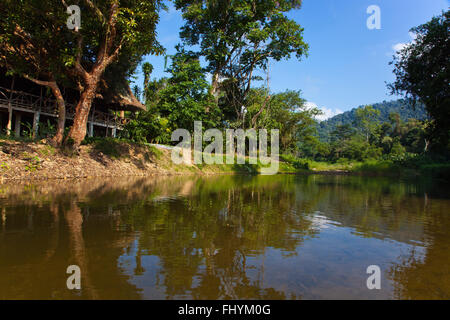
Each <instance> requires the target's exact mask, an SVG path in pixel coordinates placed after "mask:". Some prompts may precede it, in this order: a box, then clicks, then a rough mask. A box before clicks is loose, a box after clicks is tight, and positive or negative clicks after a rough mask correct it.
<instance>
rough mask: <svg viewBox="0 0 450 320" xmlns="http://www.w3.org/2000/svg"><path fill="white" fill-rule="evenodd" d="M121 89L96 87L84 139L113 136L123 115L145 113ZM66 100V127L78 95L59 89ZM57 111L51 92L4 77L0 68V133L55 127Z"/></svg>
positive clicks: (129, 93) (123, 120)
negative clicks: (49, 125) (43, 126)
mask: <svg viewBox="0 0 450 320" xmlns="http://www.w3.org/2000/svg"><path fill="white" fill-rule="evenodd" d="M121 88H123V89H122V90H117V89H114V90H113V89H111V88H110V87H109V86H108V85H107V84H106V83H105V82H103V83H102V84H101V86H100V89H99V93H98V94H97V97H96V98H95V100H94V102H93V104H92V107H91V111H90V114H89V120H88V124H87V132H88V136H113V137H115V136H116V134H117V131H118V130H122V129H123V126H124V125H125V124H126V123H127V121H128V119H127V118H126V117H125V114H126V113H125V112H126V111H128V112H127V114H129V112H132V113H133V112H137V111H141V110H145V106H144V105H143V104H142V103H141V102H140V101H139V100H138V99H137V98H136V97H135V96H134V95H133V93H132V91H131V89H130V87H129V85H128V83H124V84H123V85H122V86H121ZM61 91H62V93H63V96H64V99H65V101H66V126H70V125H71V124H72V120H73V117H74V114H75V106H76V103H77V101H78V97H79V92H78V91H76V90H73V89H68V88H61ZM57 117H58V110H57V105H56V101H55V98H54V97H53V94H52V93H51V91H50V90H49V89H48V88H47V87H44V86H39V85H36V84H34V83H33V82H31V81H29V80H26V79H24V78H20V77H17V76H16V77H12V76H6V75H5V70H4V69H3V70H2V69H0V129H1V131H2V133H3V134H14V135H15V136H21V135H23V134H24V133H25V132H28V133H30V131H31V134H32V135H33V137H34V136H36V135H37V133H38V130H39V125H40V124H41V125H47V123H50V124H51V125H54V126H56V123H57Z"/></svg>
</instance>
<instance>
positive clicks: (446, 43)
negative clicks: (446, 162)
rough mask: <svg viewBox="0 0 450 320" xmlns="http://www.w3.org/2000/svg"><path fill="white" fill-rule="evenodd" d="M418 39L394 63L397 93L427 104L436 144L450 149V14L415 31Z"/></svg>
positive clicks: (399, 53) (443, 15)
mask: <svg viewBox="0 0 450 320" xmlns="http://www.w3.org/2000/svg"><path fill="white" fill-rule="evenodd" d="M411 32H412V33H414V34H415V36H416V38H415V40H414V41H413V42H412V43H411V44H409V45H407V46H405V48H403V49H402V50H400V51H399V52H398V53H397V55H396V56H395V58H394V61H393V62H392V63H393V64H394V67H395V68H394V74H395V75H396V81H395V82H394V83H392V84H390V85H389V87H390V89H391V90H392V92H393V93H399V94H404V95H405V96H406V97H407V98H410V99H411V100H413V101H414V102H415V101H421V102H423V103H424V104H425V106H426V109H427V111H428V113H429V114H430V116H431V118H432V120H433V126H432V127H433V130H432V132H431V133H432V138H433V140H434V142H435V145H444V146H448V142H449V137H450V122H449V121H448V119H449V118H450V86H449V83H450V55H449V52H450V11H446V12H443V13H442V15H440V16H438V17H434V18H433V19H431V21H429V22H427V23H425V24H423V25H420V26H418V27H416V28H413V29H411Z"/></svg>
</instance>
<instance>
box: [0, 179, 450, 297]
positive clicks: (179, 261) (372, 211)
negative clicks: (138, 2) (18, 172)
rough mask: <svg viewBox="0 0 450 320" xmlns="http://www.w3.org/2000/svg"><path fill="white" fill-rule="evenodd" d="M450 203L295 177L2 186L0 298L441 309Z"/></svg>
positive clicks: (447, 283)
mask: <svg viewBox="0 0 450 320" xmlns="http://www.w3.org/2000/svg"><path fill="white" fill-rule="evenodd" d="M448 191H449V190H448V187H447V186H440V185H436V183H435V182H430V181H425V182H424V181H419V182H402V181H393V180H389V179H383V178H364V177H347V176H293V175H288V176H284V175H279V176H213V177H203V178H200V177H171V178H153V177H152V178H145V179H144V178H140V179H138V178H123V179H106V180H104V179H102V180H100V179H91V180H79V181H64V182H61V181H54V182H46V183H27V184H9V185H2V186H0V213H1V219H0V299H191V298H192V299H302V298H303V299H321V298H339V299H342V298H343V299H346V298H348V299H381V298H394V299H421V298H437V299H439V298H440V299H442V298H447V299H448V298H450V279H449V277H448V275H449V274H450V272H449V271H450V270H449V266H450V261H449V252H450V247H449V246H450V233H449V230H450V215H449V212H450V200H449V198H450V196H449V192H448ZM73 264H75V265H78V266H79V267H80V269H81V275H82V277H81V279H82V289H81V290H74V291H71V290H68V289H67V287H66V280H67V277H68V275H67V274H66V268H67V267H68V266H69V265H73ZM373 264H376V265H379V266H380V267H381V269H382V289H381V290H368V289H367V286H366V280H367V277H368V275H367V274H366V268H367V267H368V266H369V265H373Z"/></svg>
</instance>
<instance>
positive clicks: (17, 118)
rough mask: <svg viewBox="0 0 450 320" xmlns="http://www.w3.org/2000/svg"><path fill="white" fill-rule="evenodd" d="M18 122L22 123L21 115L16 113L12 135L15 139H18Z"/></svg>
mask: <svg viewBox="0 0 450 320" xmlns="http://www.w3.org/2000/svg"><path fill="white" fill-rule="evenodd" d="M20 121H22V115H21V114H20V113H17V114H16V122H15V124H14V134H15V136H16V137H20Z"/></svg>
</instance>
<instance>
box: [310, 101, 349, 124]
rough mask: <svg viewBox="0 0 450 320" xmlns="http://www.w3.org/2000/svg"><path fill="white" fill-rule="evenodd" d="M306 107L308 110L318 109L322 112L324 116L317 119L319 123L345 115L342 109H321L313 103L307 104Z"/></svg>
mask: <svg viewBox="0 0 450 320" xmlns="http://www.w3.org/2000/svg"><path fill="white" fill-rule="evenodd" d="M306 107H307V108H318V109H320V110H322V112H323V114H322V115H320V116H317V117H316V119H317V120H319V121H324V120H327V119H329V118H332V117H334V116H337V115H338V114H341V113H344V112H343V111H342V110H340V109H335V110H334V111H333V110H332V109H328V108H326V107H319V106H318V105H317V104H315V103H314V102H311V101H308V102H306Z"/></svg>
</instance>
